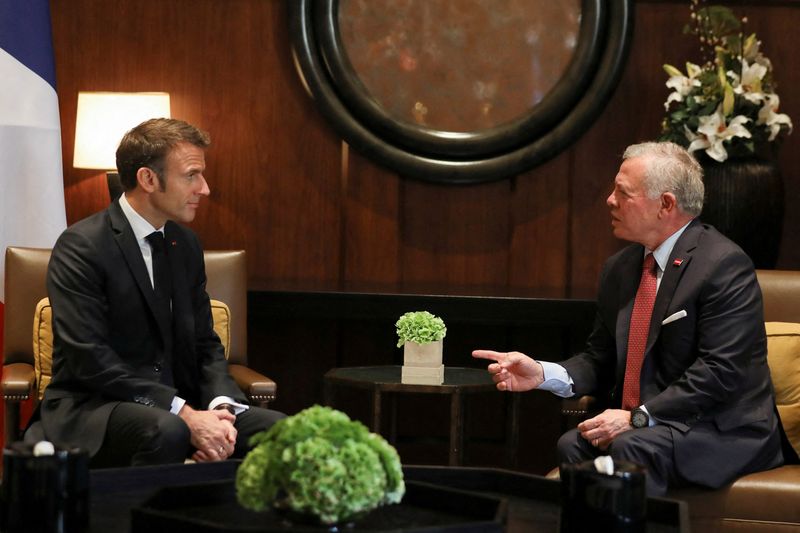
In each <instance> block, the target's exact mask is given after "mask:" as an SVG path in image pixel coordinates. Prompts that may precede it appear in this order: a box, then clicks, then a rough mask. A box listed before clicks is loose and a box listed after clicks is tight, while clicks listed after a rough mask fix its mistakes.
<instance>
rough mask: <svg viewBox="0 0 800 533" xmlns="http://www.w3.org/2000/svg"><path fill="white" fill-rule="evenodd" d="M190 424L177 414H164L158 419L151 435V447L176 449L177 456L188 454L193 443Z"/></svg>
mask: <svg viewBox="0 0 800 533" xmlns="http://www.w3.org/2000/svg"><path fill="white" fill-rule="evenodd" d="M191 438H192V434H191V432H190V431H189V426H187V425H186V423H185V422H184V421H183V420H181V418H180V417H177V416H162V417H159V418H158V419H157V421H156V424H155V426H154V427H153V431H152V434H151V436H150V442H151V447H153V448H159V449H162V450H174V451H175V454H176V456H177V455H182V456H184V457H185V456H186V455H187V453H188V451H189V446H190V445H191Z"/></svg>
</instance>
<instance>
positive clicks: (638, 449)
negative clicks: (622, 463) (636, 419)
mask: <svg viewBox="0 0 800 533" xmlns="http://www.w3.org/2000/svg"><path fill="white" fill-rule="evenodd" d="M646 447H647V441H646V440H645V439H643V438H641V436H640V434H639V433H638V432H636V431H626V432H625V433H622V434H620V435H618V436H617V437H616V438H615V439H614V442H612V443H611V446H610V447H609V448H608V453H609V455H610V456H611V457H612V458H613V459H619V460H632V459H637V458H640V457H641V455H642V454H643V453H646V452H645V448H646Z"/></svg>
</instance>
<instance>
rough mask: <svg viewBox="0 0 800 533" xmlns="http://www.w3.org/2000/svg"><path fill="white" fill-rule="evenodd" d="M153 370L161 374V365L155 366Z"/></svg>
mask: <svg viewBox="0 0 800 533" xmlns="http://www.w3.org/2000/svg"><path fill="white" fill-rule="evenodd" d="M153 370H155V371H156V372H161V363H156V364H154V365H153Z"/></svg>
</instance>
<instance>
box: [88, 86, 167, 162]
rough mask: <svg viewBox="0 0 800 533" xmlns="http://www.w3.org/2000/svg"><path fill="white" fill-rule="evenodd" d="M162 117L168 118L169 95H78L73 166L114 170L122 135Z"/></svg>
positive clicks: (89, 93) (105, 93)
mask: <svg viewBox="0 0 800 533" xmlns="http://www.w3.org/2000/svg"><path fill="white" fill-rule="evenodd" d="M162 117H163V118H169V117H170V112H169V94H168V93H110V92H79V93H78V116H77V119H76V121H75V152H74V156H73V159H72V166H73V167H75V168H88V169H97V170H112V169H115V168H117V163H116V153H117V146H118V145H119V141H120V140H121V139H122V136H123V135H124V134H125V132H127V131H128V130H130V129H131V128H133V127H134V126H136V125H138V124H140V123H142V122H144V121H145V120H148V119H151V118H162Z"/></svg>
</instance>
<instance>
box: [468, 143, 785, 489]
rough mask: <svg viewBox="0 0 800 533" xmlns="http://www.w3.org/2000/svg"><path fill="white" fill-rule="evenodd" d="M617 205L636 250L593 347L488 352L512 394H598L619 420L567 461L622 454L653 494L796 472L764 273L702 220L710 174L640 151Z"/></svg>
mask: <svg viewBox="0 0 800 533" xmlns="http://www.w3.org/2000/svg"><path fill="white" fill-rule="evenodd" d="M623 159H624V161H623V163H622V166H621V167H620V170H619V173H618V174H617V176H616V178H615V180H614V190H613V191H612V193H611V195H610V196H609V197H608V199H607V201H606V203H607V204H608V206H609V208H610V209H611V220H612V222H611V224H612V227H613V228H614V235H615V236H616V237H618V238H620V239H624V240H627V241H631V242H633V243H635V244H632V245H630V246H628V247H627V248H624V249H623V250H622V251H620V252H619V253H617V254H615V255H614V256H612V257H611V258H610V259H609V260H608V261H607V262H606V264H605V266H604V268H603V271H602V274H601V277H600V289H599V294H598V298H597V308H598V310H597V316H596V319H595V325H594V329H593V331H592V333H591V335H590V337H589V340H588V342H587V345H586V348H585V350H584V351H583V352H582V353H579V354H577V355H575V356H573V357H571V358H569V359H567V360H566V361H563V362H561V363H560V364H555V363H549V362H545V361H535V360H534V359H532V358H530V357H528V356H526V355H523V354H521V353H518V352H511V353H498V352H493V351H488V350H476V351H475V352H473V356H475V357H479V358H485V359H490V360H493V361H495V362H494V363H492V364H490V365H489V372H490V373H492V374H493V378H494V381H495V382H496V383H497V388H498V389H499V390H509V391H522V390H529V389H533V388H539V389H543V390H550V391H552V392H554V393H556V394H558V395H560V396H564V397H569V396H572V395H575V394H578V395H582V394H592V395H596V396H600V397H604V398H606V399H607V400H608V403H609V406H610V407H611V408H609V409H607V410H605V411H604V412H602V413H600V414H599V415H597V416H596V417H594V418H591V419H589V420H586V421H584V422H582V423H581V424H580V425H579V426H578V428H577V429H575V430H572V431H569V432H567V433H566V434H564V435H563V436H562V437H561V439H560V440H559V443H558V450H559V456H560V458H561V460H562V462H578V461H582V460H586V459H590V458H592V457H595V456H597V455H603V454H609V455H611V456H612V458H614V459H619V460H628V461H633V462H636V463H639V464H642V465H644V466H645V467H646V468H647V472H648V473H647V487H648V492H649V493H650V494H653V495H660V494H663V493H664V492H665V491H666V489H667V487H668V486H679V485H686V484H698V485H704V486H708V487H719V486H721V485H723V484H725V483H727V482H730V481H731V480H733V479H734V478H735V477H737V476H740V475H742V474H745V473H748V472H753V471H757V470H765V469H769V468H773V467H775V466H778V465H779V464H781V462H782V461H783V456H782V453H781V446H780V436H779V427H778V420H777V416H776V414H775V408H774V403H775V400H774V396H773V390H772V383H771V381H770V374H769V368H768V367H767V353H766V335H765V331H764V322H763V309H762V303H761V290H760V288H759V286H758V282H757V280H756V276H755V271H754V269H753V264H752V262H751V261H750V259H749V258H748V257H747V255H745V254H744V252H742V250H741V249H740V248H739V247H738V246H736V245H735V244H734V243H733V242H731V241H730V240H728V239H727V238H725V237H724V236H723V235H721V234H720V233H719V232H717V231H716V230H715V229H714V228H712V227H710V226H706V225H703V224H702V223H701V222H700V221H699V220H698V219H697V218H696V217H697V216H698V215H699V214H700V211H701V209H702V205H703V182H702V169H701V168H700V166H699V165H698V164H697V162H696V161H695V160H694V158H692V157H691V155H690V154H688V153H687V152H686V151H685V150H684V149H683V148H681V147H679V146H677V145H674V144H671V143H644V144H640V145H634V146H630V147H629V148H628V149H627V150H626V151H625V155H624V158H623Z"/></svg>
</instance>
